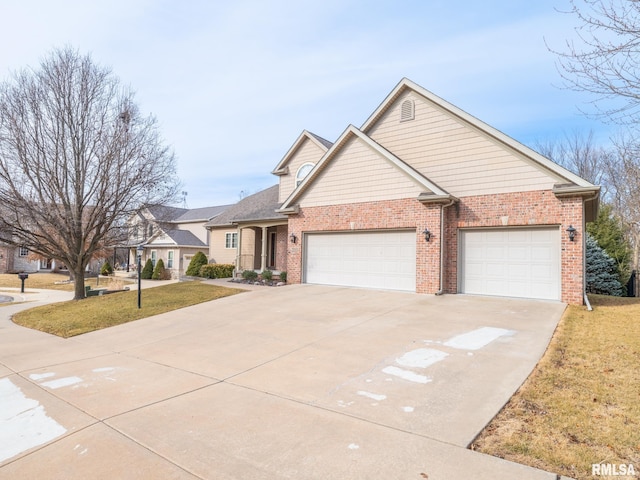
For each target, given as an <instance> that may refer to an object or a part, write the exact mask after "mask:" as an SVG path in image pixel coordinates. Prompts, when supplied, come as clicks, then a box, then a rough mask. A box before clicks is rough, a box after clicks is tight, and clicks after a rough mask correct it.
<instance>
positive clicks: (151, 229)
mask: <svg viewBox="0 0 640 480" xmlns="http://www.w3.org/2000/svg"><path fill="white" fill-rule="evenodd" d="M149 237H153V225H149Z"/></svg>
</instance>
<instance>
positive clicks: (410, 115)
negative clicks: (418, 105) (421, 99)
mask: <svg viewBox="0 0 640 480" xmlns="http://www.w3.org/2000/svg"><path fill="white" fill-rule="evenodd" d="M414 118H415V104H414V103H413V100H405V101H404V102H402V105H401V106H400V121H401V122H406V121H407V120H413V119H414Z"/></svg>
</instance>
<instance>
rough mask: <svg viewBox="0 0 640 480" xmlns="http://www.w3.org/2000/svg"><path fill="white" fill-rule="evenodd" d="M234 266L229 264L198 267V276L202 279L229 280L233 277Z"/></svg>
mask: <svg viewBox="0 0 640 480" xmlns="http://www.w3.org/2000/svg"><path fill="white" fill-rule="evenodd" d="M235 268H236V267H235V265H232V264H230V263H210V264H208V265H203V266H202V267H200V272H199V273H198V276H200V277H204V278H230V277H232V276H233V270H234V269H235Z"/></svg>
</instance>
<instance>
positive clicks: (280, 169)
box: [271, 130, 327, 175]
mask: <svg viewBox="0 0 640 480" xmlns="http://www.w3.org/2000/svg"><path fill="white" fill-rule="evenodd" d="M305 139H307V140H310V141H312V142H313V143H314V144H316V145H317V146H318V147H320V149H322V150H323V151H324V152H326V151H327V147H326V146H325V145H323V144H322V143H320V142H319V141H318V139H317V138H316V137H314V136H313V135H312V134H311V133H310V132H309V131H308V130H303V131H302V133H301V134H300V135H299V136H298V138H297V139H296V141H295V142H293V145H292V146H291V148H289V150H287V153H285V155H284V157H282V160H280V163H278V165H276V168H274V169H273V171H272V172H271V173H272V174H273V175H286V174H287V173H288V169H287V163H289V160H290V159H291V156H292V155H293V154H294V153H295V152H296V150H298V148H300V145H302V142H303V141H304V140H305Z"/></svg>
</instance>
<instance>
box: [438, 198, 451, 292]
mask: <svg viewBox="0 0 640 480" xmlns="http://www.w3.org/2000/svg"><path fill="white" fill-rule="evenodd" d="M454 203H455V200H449V203H447V204H442V205H441V206H440V289H439V290H438V291H437V292H436V295H437V296H440V295H442V294H443V293H444V209H445V208H447V207H450V206H451V205H453V204H454Z"/></svg>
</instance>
